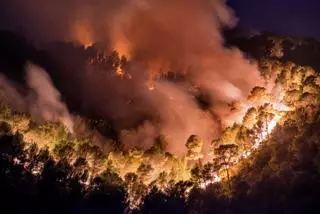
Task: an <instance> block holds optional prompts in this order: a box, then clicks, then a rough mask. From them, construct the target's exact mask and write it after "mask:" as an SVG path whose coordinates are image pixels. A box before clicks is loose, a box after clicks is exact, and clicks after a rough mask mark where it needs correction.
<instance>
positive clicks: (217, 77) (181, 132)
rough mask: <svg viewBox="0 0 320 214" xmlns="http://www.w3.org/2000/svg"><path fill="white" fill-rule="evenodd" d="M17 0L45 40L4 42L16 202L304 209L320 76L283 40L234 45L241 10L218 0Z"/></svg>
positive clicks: (6, 132)
mask: <svg viewBox="0 0 320 214" xmlns="http://www.w3.org/2000/svg"><path fill="white" fill-rule="evenodd" d="M12 2H13V3H12V4H11V3H10V4H9V3H8V5H6V6H7V7H8V13H17V12H20V13H23V14H24V16H25V17H28V18H27V19H25V20H16V21H17V22H20V23H22V25H23V26H24V27H26V32H25V33H26V35H27V38H28V39H29V40H30V41H32V42H33V43H34V44H32V45H31V43H30V42H29V40H23V39H18V37H17V39H16V40H12V41H13V43H14V45H15V46H18V44H19V43H20V44H24V45H25V47H21V46H18V49H14V48H12V46H10V42H3V44H2V43H1V44H0V46H1V45H3V46H4V48H3V50H4V51H2V52H3V53H5V57H4V59H2V60H1V61H0V65H1V67H0V69H1V71H2V73H1V74H0V92H1V96H0V97H1V103H0V104H1V105H0V106H1V108H0V119H1V123H0V127H1V128H0V132H1V139H0V151H1V163H0V164H1V166H2V167H1V168H2V169H1V173H2V174H3V175H2V174H1V182H2V180H3V182H2V183H4V184H5V185H4V186H3V187H2V186H1V190H3V191H4V192H10V194H9V196H8V199H6V200H8V204H10V200H11V198H14V197H16V192H19V191H21V193H20V194H21V195H22V196H21V197H22V198H21V201H23V204H24V206H25V209H26V210H27V211H26V210H25V211H26V212H32V213H38V212H39V213H41V212H42V211H43V209H45V210H46V211H47V212H49V213H51V212H53V213H56V212H62V213H98V212H101V211H102V210H104V211H107V212H110V213H173V212H176V213H212V212H213V211H214V212H216V213H257V210H261V209H262V208H263V209H265V212H263V213H281V212H282V213H296V212H293V211H298V213H300V211H301V210H305V211H306V209H305V204H297V205H295V206H293V207H291V206H290V204H291V203H292V201H293V200H294V199H293V200H290V199H291V198H290V197H291V196H292V195H290V194H291V193H290V194H289V193H287V192H290V191H292V192H295V191H296V192H298V191H302V190H300V189H299V188H298V187H297V186H299V185H306V183H308V184H313V185H316V184H317V182H318V181H319V180H318V177H319V175H320V174H319V172H318V170H319V166H320V162H319V152H318V148H319V145H320V144H319V139H320V136H318V133H317V131H316V130H317V128H318V127H319V125H320V123H319V112H320V108H319V107H320V100H319V99H320V75H319V73H318V71H317V70H315V69H313V68H312V67H310V66H307V65H299V64H297V63H295V62H291V61H289V60H284V59H283V57H284V56H285V55H286V53H285V51H284V48H283V46H282V44H283V41H284V39H283V38H282V39H279V40H277V38H276V37H273V38H272V40H270V41H271V42H270V44H271V45H268V46H267V48H266V51H265V53H264V56H263V57H260V58H259V57H252V56H250V55H249V54H248V53H246V54H245V53H243V52H242V51H241V50H240V49H238V48H237V47H236V46H231V45H227V41H225V39H224V37H223V33H222V32H223V30H225V29H232V28H233V27H235V26H236V23H237V19H236V17H235V15H234V14H233V11H232V10H231V9H230V8H229V7H228V6H227V5H226V4H225V3H224V2H223V1H220V0H214V1H212V0H201V1H195V0H173V1H170V3H168V2H166V1H158V0H136V1H127V0H121V1H119V2H116V1H111V0H106V1H99V0H94V1H91V2H90V3H89V2H86V1H68V2H65V1H60V0H57V1H55V2H51V1H47V0H46V1H38V0H30V1H28V2H24V3H21V4H18V3H17V4H14V2H17V1H16V0H14V1H12ZM58 10H59V11H60V13H59V15H58V14H57V13H56V11H58ZM39 17H41V18H39ZM13 24H14V23H13ZM51 26H57V28H56V29H55V30H54V31H52V29H51ZM0 34H3V35H4V36H3V38H4V39H3V40H5V39H7V40H8V41H11V39H12V35H11V34H10V33H9V34H6V33H5V32H3V33H0ZM258 36H260V35H258ZM0 40H1V38H0ZM268 41H269V40H268ZM292 41H294V40H292ZM16 43H17V44H16ZM301 44H302V43H301V42H300V43H298V45H297V46H299V45H301ZM270 46H271V48H270ZM319 47H320V46H319ZM295 48H296V47H295ZM19 49H21V50H24V52H21V53H19V54H17V53H16V52H15V51H19ZM292 50H293V49H292ZM2 52H1V53H2ZM277 53H278V54H277ZM279 53H281V54H279ZM12 58H13V59H12ZM10 60H11V61H10ZM12 60H13V61H14V62H18V61H19V65H17V64H18V63H17V64H15V63H12ZM17 76H18V77H17ZM306 165H307V166H308V167H305V166H306ZM312 170H314V171H312ZM311 172H314V173H315V175H314V177H313V178H312V179H311V178H310V179H305V178H304V177H303V175H302V174H303V173H304V174H307V173H311ZM14 173H16V174H14ZM15 176H18V177H21V180H19V179H17V178H16V177H15ZM15 179H17V180H15ZM12 183H14V185H11V184H12ZM283 184H288V189H289V190H286V191H287V192H285V193H283V192H281V189H280V188H279V190H278V189H277V187H279V185H283ZM10 185H11V186H10ZM264 185H265V186H264ZM15 186H16V187H15ZM16 188H17V189H18V190H17V189H16ZM28 188H30V189H28ZM268 188H271V189H272V188H275V190H273V191H274V192H269V191H267V190H266V189H268ZM30 191H31V192H30ZM277 191H278V192H277ZM292 194H294V193H292ZM301 194H302V193H301ZM314 194H315V195H316V194H318V193H317V192H315V193H314ZM275 195H279V197H280V196H281V197H280V199H278V198H277V199H276V198H274V197H275ZM25 196H26V198H28V199H26V200H24V199H23V198H24V197H25ZM263 197H265V198H266V200H267V202H266V203H267V205H265V204H263V201H264V200H263ZM283 198H285V199H283ZM298 198H299V197H298ZM312 198H313V197H312ZM19 200H20V198H19ZM53 201H57V203H55V204H54V203H53ZM310 201H312V200H311V199H310ZM252 203H256V204H255V205H252ZM306 203H307V202H306ZM310 203H311V202H310ZM8 206H9V205H8ZM29 206H31V208H29ZM32 206H36V207H38V208H39V210H37V209H33V208H32ZM310 206H311V205H310ZM40 207H41V209H40ZM42 207H43V208H42ZM44 207H46V208H44ZM48 207H49V209H48ZM311 207H312V206H311ZM15 209H16V210H15V211H17V212H18V213H19V212H20V213H21V212H23V211H24V210H23V208H20V207H17V208H15ZM50 209H52V210H50ZM274 209H275V210H276V211H275V210H274ZM310 209H311V208H310ZM46 211H44V213H47V212H46ZM306 213H309V212H306ZM311 213H312V212H311Z"/></svg>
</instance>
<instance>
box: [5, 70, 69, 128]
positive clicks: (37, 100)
mask: <svg viewBox="0 0 320 214" xmlns="http://www.w3.org/2000/svg"><path fill="white" fill-rule="evenodd" d="M26 82H27V85H28V87H29V91H28V92H27V93H26V94H25V96H23V95H22V94H21V93H19V92H18V91H19V86H15V85H14V84H13V83H12V82H10V81H9V80H8V79H7V78H6V77H5V76H4V75H1V76H0V88H1V90H2V91H3V92H4V95H3V100H2V102H3V104H6V105H8V106H10V107H12V108H13V109H15V110H17V111H20V112H25V113H29V114H30V115H31V117H32V119H33V120H35V121H37V122H44V121H52V122H58V121H60V122H62V123H63V124H64V125H65V126H66V128H67V129H68V130H69V131H70V132H73V122H72V119H71V116H70V114H69V112H68V109H67V107H66V105H65V104H64V103H63V102H62V101H61V99H60V93H59V91H58V90H57V89H56V88H55V87H54V86H53V84H52V82H51V78H50V77H49V75H48V74H47V73H46V72H45V71H44V70H43V69H42V68H40V67H38V66H36V65H33V64H28V65H27V66H26Z"/></svg>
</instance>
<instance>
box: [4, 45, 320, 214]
mask: <svg viewBox="0 0 320 214" xmlns="http://www.w3.org/2000/svg"><path fill="white" fill-rule="evenodd" d="M277 45H278V44H277ZM275 48H276V49H277V48H279V47H278V46H276V47H275ZM274 52H276V53H277V52H278V51H274ZM269 53H270V52H267V54H266V55H264V57H261V58H259V66H260V72H261V76H262V77H263V78H264V79H265V80H266V81H267V82H270V83H271V84H273V85H276V86H278V87H277V88H280V94H277V93H274V92H270V90H268V89H267V88H264V87H261V86H257V87H255V88H253V89H252V91H251V93H250V94H249V96H248V99H247V100H246V101H245V109H246V112H245V114H244V117H243V118H242V120H241V123H234V124H232V125H231V126H229V127H225V129H224V130H223V132H222V135H221V137H220V138H219V139H212V140H213V142H212V147H211V149H210V154H209V155H208V156H209V158H208V161H207V160H203V154H202V146H203V142H202V141H201V139H200V138H199V137H198V136H195V135H191V136H190V138H189V139H188V141H187V142H185V146H186V148H187V153H186V154H185V155H184V156H183V157H177V156H175V155H173V154H170V153H168V152H166V144H167V142H166V137H165V136H159V138H158V139H157V141H156V142H154V145H153V147H151V148H150V149H148V150H142V149H140V148H134V149H130V150H123V147H122V145H121V143H119V142H117V139H116V138H115V137H113V134H112V128H110V124H108V122H107V121H104V120H89V119H85V118H80V116H79V120H82V121H84V123H85V124H86V126H88V127H90V128H91V131H88V134H87V135H84V136H83V135H82V136H74V135H72V134H70V133H68V131H67V130H66V129H65V127H64V126H63V125H62V124H59V123H45V124H41V125H39V124H35V123H34V122H33V121H31V119H30V117H29V116H28V115H26V114H21V113H18V112H15V111H14V110H12V109H11V108H9V107H8V106H5V105H3V104H2V106H1V109H0V120H1V124H0V132H1V138H0V165H1V167H0V194H1V199H2V206H3V210H8V211H9V212H13V213H98V212H99V213H100V212H106V213H124V212H128V213H129V212H133V213H135V212H137V213H318V212H319V210H320V209H319V208H318V207H319V206H318V205H317V198H318V197H319V196H320V177H319V176H320V150H319V148H320V141H319V140H320V136H319V132H318V129H319V128H320V117H319V115H320V108H319V107H320V106H319V105H320V75H319V74H318V73H317V72H316V71H315V70H314V69H313V68H311V67H308V66H299V65H296V64H294V63H292V62H287V60H279V59H278V57H274V56H279V55H278V54H276V55H274V54H271V55H269ZM272 53H273V52H272ZM280 55H281V54H280ZM110 60H111V61H112V62H113V63H111V64H110V63H109V61H110ZM285 61H286V62H285ZM114 62H117V63H114ZM89 63H94V64H95V65H97V66H105V65H110V66H111V67H112V69H114V71H115V72H116V71H117V69H118V68H119V66H120V64H121V65H123V66H125V63H126V61H125V59H120V58H119V57H118V56H117V54H116V53H113V54H112V55H111V56H109V57H104V56H101V55H94V57H93V58H92V60H91V61H89ZM241 104H244V103H243V102H242V103H232V104H231V105H230V106H231V109H232V111H234V112H235V113H236V112H237V111H241V110H243V107H241ZM274 123H275V124H274ZM81 124H82V123H81ZM271 126H272V127H271ZM77 128H80V127H76V129H77ZM94 130H98V131H99V132H100V134H102V135H104V136H106V137H109V138H108V139H104V142H103V143H102V144H101V143H99V142H101V139H96V136H97V135H95V134H94V133H95V132H94ZM110 133H111V134H110ZM99 136H100V135H99ZM102 145H104V146H105V147H107V149H106V148H104V147H103V146H102Z"/></svg>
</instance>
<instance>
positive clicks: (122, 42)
mask: <svg viewBox="0 0 320 214" xmlns="http://www.w3.org/2000/svg"><path fill="white" fill-rule="evenodd" d="M113 48H114V50H116V51H117V52H118V53H119V56H120V57H122V56H125V57H126V58H127V59H130V44H129V41H128V40H127V38H126V37H125V36H124V35H123V34H122V33H119V32H118V33H116V35H115V36H114V42H113Z"/></svg>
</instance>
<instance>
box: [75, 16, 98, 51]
mask: <svg viewBox="0 0 320 214" xmlns="http://www.w3.org/2000/svg"><path fill="white" fill-rule="evenodd" d="M73 34H74V35H73V36H74V37H75V40H76V41H77V42H78V43H80V44H81V45H83V46H84V47H85V48H88V47H91V46H92V45H93V43H94V40H93V38H92V34H91V32H90V27H89V25H88V24H87V23H86V22H76V23H75V25H74V30H73Z"/></svg>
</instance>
